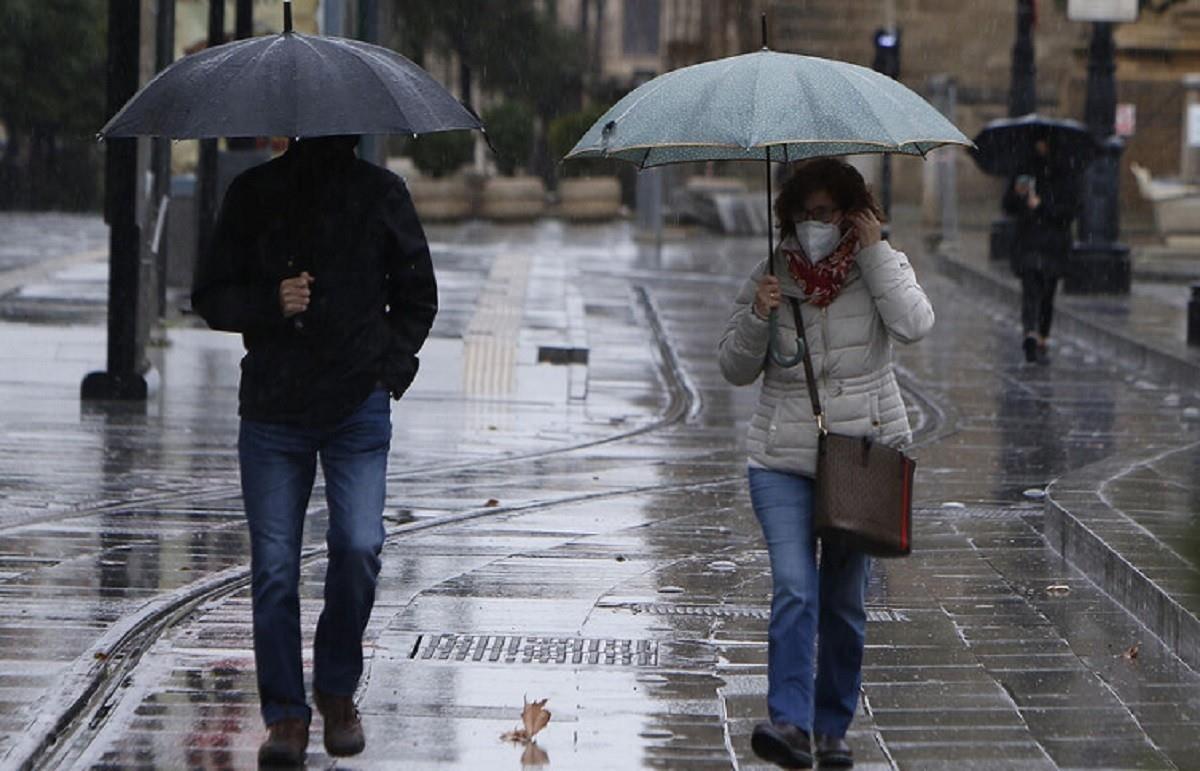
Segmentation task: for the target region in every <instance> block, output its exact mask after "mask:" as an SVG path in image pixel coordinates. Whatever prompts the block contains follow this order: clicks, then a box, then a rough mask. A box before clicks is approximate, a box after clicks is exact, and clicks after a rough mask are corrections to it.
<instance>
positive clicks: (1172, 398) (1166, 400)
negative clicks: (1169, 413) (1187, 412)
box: [1163, 394, 1180, 407]
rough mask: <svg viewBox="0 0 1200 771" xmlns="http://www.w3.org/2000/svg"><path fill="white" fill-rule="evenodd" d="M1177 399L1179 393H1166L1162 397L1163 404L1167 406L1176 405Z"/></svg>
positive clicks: (1177, 403)
mask: <svg viewBox="0 0 1200 771" xmlns="http://www.w3.org/2000/svg"><path fill="white" fill-rule="evenodd" d="M1179 401H1180V400H1179V394H1167V395H1166V396H1164V397H1163V404H1165V405H1166V406H1168V407H1178V406H1179Z"/></svg>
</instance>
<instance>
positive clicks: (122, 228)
mask: <svg viewBox="0 0 1200 771" xmlns="http://www.w3.org/2000/svg"><path fill="white" fill-rule="evenodd" d="M140 14H141V10H140V9H139V7H138V5H137V4H136V3H128V2H120V1H119V0H110V2H109V4H108V83H107V95H106V102H107V110H108V114H109V115H113V114H115V113H116V112H117V110H119V109H120V108H121V105H123V104H125V102H126V100H128V99H129V97H131V96H133V94H134V92H135V91H137V87H138V52H139V49H140V46H139V40H140V36H141V19H140ZM104 156H105V157H104V166H105V171H104V179H105V191H104V219H105V220H106V221H107V222H108V227H109V237H108V250H109V256H108V266H109V267H108V270H109V273H108V359H107V367H106V368H105V369H104V370H103V371H100V372H92V373H89V374H88V375H87V377H85V378H84V379H83V384H82V386H81V388H80V391H81V393H80V395H81V397H82V398H83V399H84V400H85V401H88V400H97V399H98V400H108V399H122V400H132V401H143V400H145V399H146V392H147V387H146V380H145V378H143V377H142V374H141V368H142V362H141V361H140V351H139V349H138V345H137V318H138V317H137V314H138V297H139V294H140V285H141V228H139V227H138V223H137V214H136V211H137V140H136V139H112V140H109V141H108V142H107V143H106V145H105V149H104Z"/></svg>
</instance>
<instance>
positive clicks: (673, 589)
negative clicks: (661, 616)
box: [658, 586, 684, 594]
mask: <svg viewBox="0 0 1200 771" xmlns="http://www.w3.org/2000/svg"><path fill="white" fill-rule="evenodd" d="M683 592H684V589H683V587H682V586H664V587H661V588H660V589H659V590H658V593H659V594H683Z"/></svg>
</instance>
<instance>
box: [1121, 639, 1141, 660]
mask: <svg viewBox="0 0 1200 771" xmlns="http://www.w3.org/2000/svg"><path fill="white" fill-rule="evenodd" d="M1141 647H1142V644H1141V643H1140V642H1135V643H1134V644H1133V645H1130V646H1129V647H1128V648H1126V649H1125V650H1124V652H1122V653H1121V658H1124V659H1136V658H1137V657H1138V649H1140V648H1141Z"/></svg>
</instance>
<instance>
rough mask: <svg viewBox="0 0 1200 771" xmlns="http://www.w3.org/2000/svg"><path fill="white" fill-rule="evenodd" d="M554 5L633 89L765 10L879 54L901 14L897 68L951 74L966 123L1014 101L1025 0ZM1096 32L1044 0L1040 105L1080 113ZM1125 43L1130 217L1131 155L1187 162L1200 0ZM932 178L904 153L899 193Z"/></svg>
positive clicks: (897, 177)
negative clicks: (878, 44) (877, 37)
mask: <svg viewBox="0 0 1200 771" xmlns="http://www.w3.org/2000/svg"><path fill="white" fill-rule="evenodd" d="M1154 4H1155V5H1162V4H1163V3H1162V0H1156V2H1155V3H1154ZM548 8H549V9H551V10H552V11H553V12H554V13H556V14H557V16H558V19H559V22H560V23H561V24H564V25H571V26H574V27H576V28H578V29H581V30H584V31H586V32H587V33H588V34H587V39H588V41H589V44H590V45H591V47H592V56H593V67H592V69H593V73H592V76H593V77H595V78H606V79H610V80H611V81H613V82H614V84H616V85H618V86H619V87H624V88H628V87H632V86H634V85H636V84H637V83H639V82H642V81H644V80H646V79H648V78H649V77H652V76H654V75H656V74H661V73H662V72H666V71H668V70H671V69H674V68H676V67H680V66H685V65H687V64H692V63H695V62H699V61H704V60H706V59H712V58H717V57H721V56H729V55H733V54H736V53H742V52H747V51H752V50H754V49H756V48H757V47H758V46H759V45H760V32H759V18H760V14H761V13H763V12H765V13H767V16H768V20H769V25H770V45H771V47H772V48H775V49H777V50H782V51H790V52H795V53H803V54H811V55H815V56H823V57H829V58H834V59H842V60H845V61H850V62H855V63H859V64H863V65H866V66H870V64H871V61H872V58H873V56H874V49H873V39H874V32H875V30H876V29H878V28H880V27H882V26H885V25H887V24H888V22H889V21H891V20H892V19H894V21H895V24H896V25H897V26H898V27H899V29H900V31H901V36H902V37H901V41H902V43H901V44H902V61H901V77H900V79H901V80H902V81H903V82H904V83H905V84H906V85H908V86H909V87H910V88H913V89H914V90H916V91H917V92H919V93H922V94H926V95H928V94H929V92H930V82H931V79H932V78H934V77H936V76H945V75H948V76H950V77H951V78H953V80H954V82H955V84H956V86H957V104H958V107H957V112H956V115H955V122H956V123H957V125H958V126H959V127H960V128H962V130H963V131H964V132H965V133H966V134H968V135H969V136H970V135H973V134H974V133H975V132H976V131H978V129H979V128H980V127H981V126H982V125H983V124H984V123H986V122H987V121H988V120H991V119H993V118H997V117H1002V116H1004V115H1005V114H1006V113H1007V109H1008V108H1007V101H1008V91H1009V77H1010V75H1009V73H1010V63H1011V57H1012V46H1013V41H1014V37H1015V30H1016V2H1015V0H554V1H553V2H550V3H548ZM1090 34H1091V26H1090V25H1089V24H1085V23H1078V22H1073V21H1070V20H1069V19H1068V18H1067V13H1066V3H1065V2H1062V0H1040V2H1039V3H1038V19H1037V24H1036V27H1035V30H1034V50H1035V55H1036V67H1037V102H1038V110H1039V112H1043V113H1045V114H1048V115H1055V116H1061V117H1073V118H1077V119H1078V118H1082V116H1083V104H1084V95H1085V90H1086V89H1085V87H1086V82H1087V46H1088V41H1089V38H1090ZM655 37H657V44H655V42H654V38H655ZM1116 42H1117V49H1118V54H1117V56H1118V60H1117V73H1116V75H1117V81H1118V92H1117V93H1118V102H1123V103H1129V104H1132V105H1133V106H1134V108H1135V111H1136V118H1137V120H1136V131H1135V133H1134V134H1133V135H1132V136H1131V137H1129V139H1128V144H1127V148H1126V151H1125V154H1124V160H1123V167H1124V168H1123V169H1122V176H1121V184H1122V197H1123V201H1124V204H1125V209H1126V211H1128V212H1129V213H1130V215H1131V223H1133V222H1136V221H1137V220H1139V219H1141V220H1143V221H1144V220H1145V218H1146V217H1147V216H1148V213H1149V212H1148V208H1147V206H1146V204H1145V203H1144V202H1143V201H1142V200H1141V199H1140V196H1139V195H1138V194H1137V191H1136V186H1135V184H1134V180H1133V177H1132V175H1131V174H1130V173H1129V171H1128V167H1129V164H1130V163H1131V162H1136V163H1140V164H1142V165H1144V166H1147V167H1148V168H1149V169H1150V170H1151V172H1152V173H1154V174H1155V175H1163V176H1171V175H1175V174H1178V172H1179V159H1180V143H1181V141H1182V115H1183V109H1184V90H1183V86H1182V80H1183V76H1184V75H1185V74H1187V73H1188V72H1200V0H1184V1H1183V2H1177V3H1175V4H1173V5H1171V6H1170V7H1169V8H1168V9H1167V10H1166V11H1165V12H1162V13H1155V12H1151V11H1144V12H1143V13H1142V15H1141V17H1140V18H1139V20H1138V21H1137V22H1136V23H1132V24H1124V25H1119V26H1118V27H1117V30H1116ZM960 155H961V156H962V157H961V159H960V161H959V162H958V164H957V166H958V171H959V174H958V178H959V186H960V194H961V198H962V199H963V200H964V201H967V202H970V201H972V200H979V201H984V200H987V199H993V200H994V199H996V198H997V195H998V192H997V191H998V188H999V184H1000V183H999V182H998V181H996V180H993V179H989V178H986V177H984V176H983V175H981V174H979V173H978V172H977V171H976V170H975V169H974V165H973V164H972V163H971V162H970V160H969V159H968V158H967V157H966V155H965V154H962V153H960ZM922 177H923V174H922V168H921V162H920V161H918V160H913V159H897V160H896V165H895V171H894V184H895V198H896V200H897V201H902V202H903V201H908V202H914V203H915V202H917V201H919V200H920V198H921V196H922V188H923V184H922Z"/></svg>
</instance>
